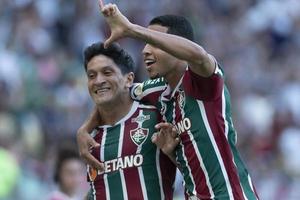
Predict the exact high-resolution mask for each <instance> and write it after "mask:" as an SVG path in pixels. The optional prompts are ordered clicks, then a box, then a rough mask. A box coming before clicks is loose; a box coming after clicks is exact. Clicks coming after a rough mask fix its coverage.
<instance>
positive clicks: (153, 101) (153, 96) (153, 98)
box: [140, 90, 163, 106]
mask: <svg viewBox="0 0 300 200" xmlns="http://www.w3.org/2000/svg"><path fill="white" fill-rule="evenodd" d="M146 91H147V90H146ZM162 92H163V90H160V91H156V92H152V93H149V94H148V95H146V96H144V97H143V98H142V99H141V100H140V101H141V102H142V103H144V104H150V105H154V106H156V105H157V102H158V99H159V96H160V94H161V93H162Z"/></svg>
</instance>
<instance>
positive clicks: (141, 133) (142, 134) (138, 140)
mask: <svg viewBox="0 0 300 200" xmlns="http://www.w3.org/2000/svg"><path fill="white" fill-rule="evenodd" d="M148 133H149V129H146V128H141V127H139V128H136V129H134V130H131V131H130V138H131V140H132V141H133V142H134V144H136V145H137V146H140V145H142V144H143V143H144V142H145V141H146V139H147V137H148Z"/></svg>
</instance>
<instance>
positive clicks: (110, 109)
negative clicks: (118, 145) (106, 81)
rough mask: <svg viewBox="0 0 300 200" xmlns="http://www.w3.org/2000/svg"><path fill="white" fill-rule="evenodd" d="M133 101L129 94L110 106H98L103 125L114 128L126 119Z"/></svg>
mask: <svg viewBox="0 0 300 200" xmlns="http://www.w3.org/2000/svg"><path fill="white" fill-rule="evenodd" d="M132 103H133V100H132V99H131V98H130V96H129V94H128V95H126V96H123V97H121V98H119V99H118V100H117V102H110V103H109V104H106V105H103V106H98V112H99V113H100V116H101V125H111V126H113V125H114V124H116V123H117V122H118V121H120V120H121V119H122V118H123V117H125V116H126V115H127V114H128V112H129V111H130V109H131V106H132Z"/></svg>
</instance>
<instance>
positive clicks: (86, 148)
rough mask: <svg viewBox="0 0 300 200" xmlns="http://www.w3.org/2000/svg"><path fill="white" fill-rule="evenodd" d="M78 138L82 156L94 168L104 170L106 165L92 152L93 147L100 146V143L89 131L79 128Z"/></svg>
mask: <svg viewBox="0 0 300 200" xmlns="http://www.w3.org/2000/svg"><path fill="white" fill-rule="evenodd" d="M76 138H77V144H78V148H79V155H80V157H81V158H82V159H83V160H84V161H85V162H86V163H87V164H88V165H90V166H91V167H92V168H94V169H97V170H100V171H103V170H104V165H103V164H102V163H100V161H98V160H97V159H96V158H95V157H94V156H93V155H92V154H91V153H90V150H91V149H92V148H95V147H99V146H100V144H99V143H97V142H96V141H95V140H94V138H93V137H92V136H90V134H89V133H88V132H86V131H85V130H82V129H78V131H77V136H76Z"/></svg>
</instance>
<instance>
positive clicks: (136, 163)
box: [88, 101, 176, 200]
mask: <svg viewBox="0 0 300 200" xmlns="http://www.w3.org/2000/svg"><path fill="white" fill-rule="evenodd" d="M160 120H161V117H160V115H159V112H158V111H157V109H156V108H155V107H152V106H145V105H142V104H140V103H138V102H136V101H134V103H133V105H132V107H131V110H130V112H129V113H128V114H127V115H126V116H125V117H124V118H122V119H121V120H120V121H119V122H118V123H116V124H115V125H114V126H99V127H97V128H96V129H95V130H94V131H93V132H92V136H93V137H94V139H95V141H96V142H98V143H99V144H100V147H99V148H95V149H93V151H92V155H93V156H95V157H96V158H97V159H98V160H99V161H101V162H102V163H104V168H105V169H104V172H102V173H99V172H97V171H96V170H94V169H92V168H90V167H89V166H88V181H89V182H90V184H91V191H90V193H91V194H90V196H89V199H97V200H100V199H101V200H105V199H107V200H109V199H111V200H125V199H129V200H131V199H133V200H134V199H137V200H142V199H145V200H146V199H149V200H161V199H170V200H171V199H172V198H173V183H174V179H175V174H176V166H175V165H174V164H173V163H172V162H171V161H170V160H169V158H168V157H167V156H166V155H165V154H163V153H162V152H161V151H160V149H159V148H157V147H156V145H155V144H153V143H152V142H151V137H152V135H153V133H154V132H155V128H154V126H155V124H157V123H158V122H160Z"/></svg>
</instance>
